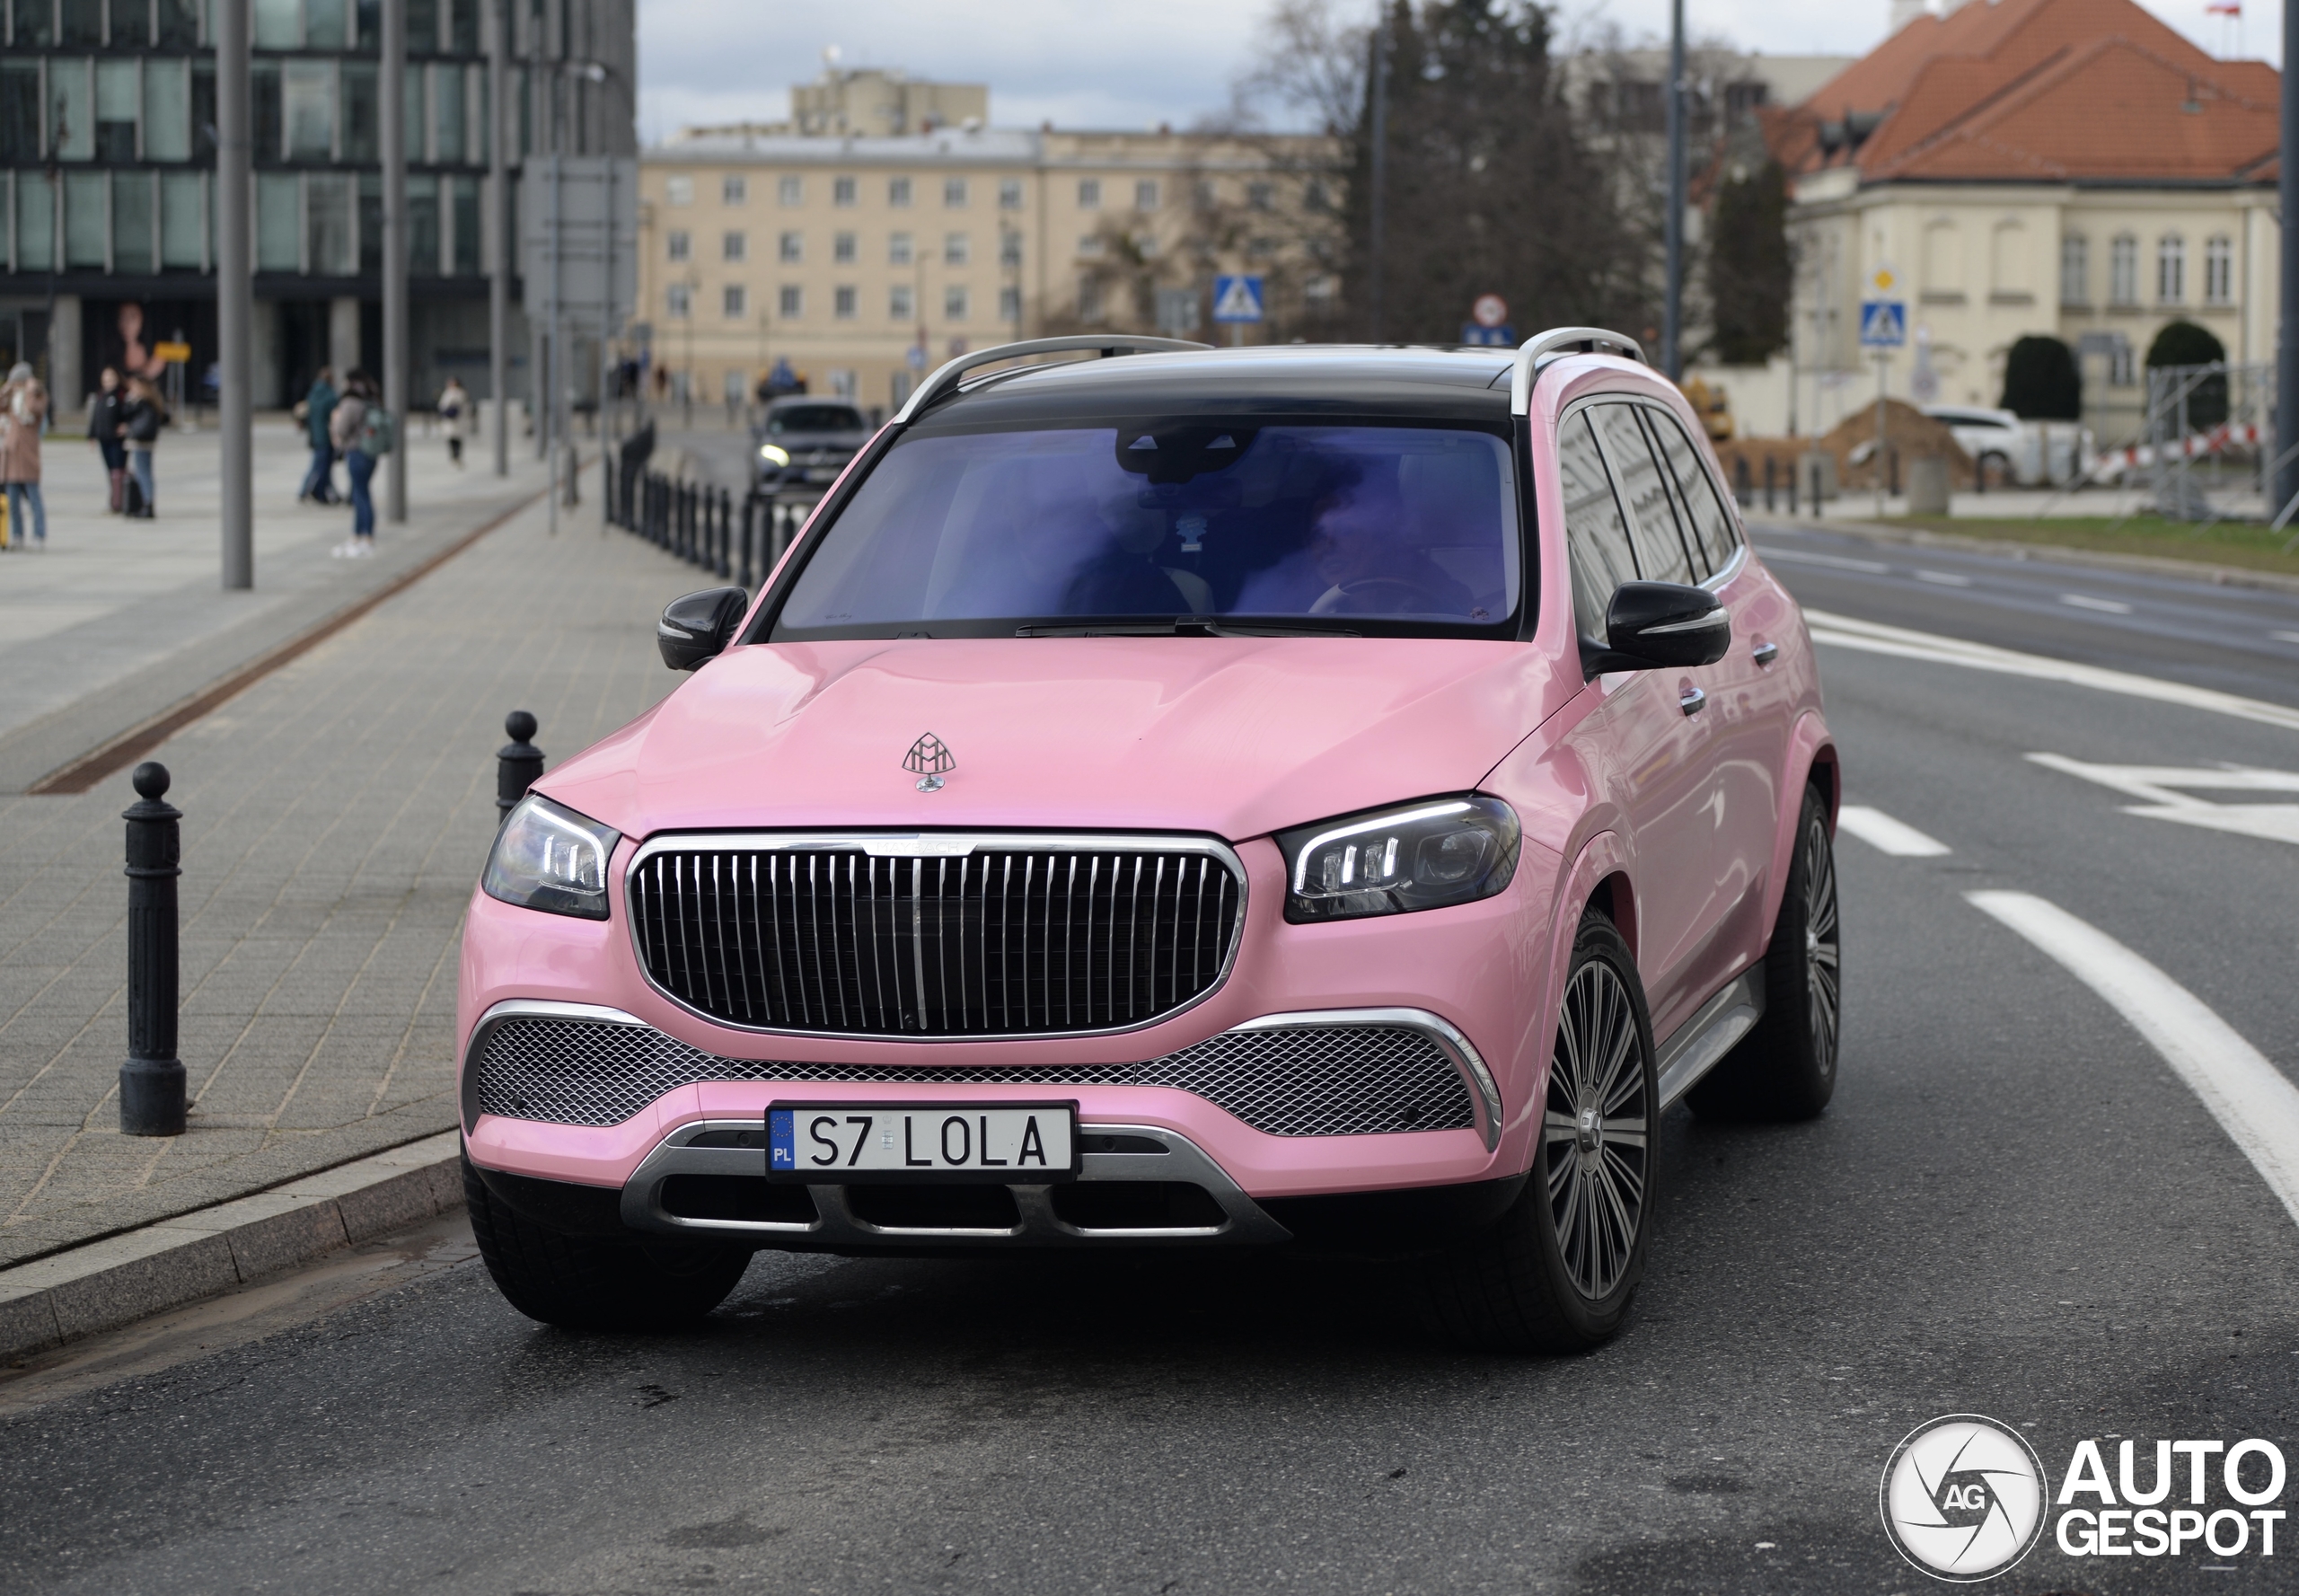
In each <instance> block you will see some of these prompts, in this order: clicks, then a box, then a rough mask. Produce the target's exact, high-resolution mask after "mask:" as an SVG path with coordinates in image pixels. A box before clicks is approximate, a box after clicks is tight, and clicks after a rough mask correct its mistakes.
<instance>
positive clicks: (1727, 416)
mask: <svg viewBox="0 0 2299 1596" xmlns="http://www.w3.org/2000/svg"><path fill="white" fill-rule="evenodd" d="M1682 386H1683V388H1684V391H1685V397H1686V398H1687V399H1688V400H1690V401H1692V408H1693V410H1695V411H1696V413H1697V414H1698V415H1699V417H1700V424H1701V425H1702V426H1703V427H1705V428H1707V429H1708V441H1709V442H1710V443H1712V444H1721V443H1726V442H1729V441H1731V436H1732V406H1731V401H1729V400H1727V399H1726V398H1725V395H1724V390H1723V388H1722V386H1721V385H1719V386H1716V387H1711V386H1710V385H1709V384H1706V383H1704V382H1703V381H1702V380H1701V379H1700V378H1698V377H1687V379H1686V380H1685V381H1684V383H1683V384H1682Z"/></svg>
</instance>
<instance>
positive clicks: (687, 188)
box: [663, 177, 694, 205]
mask: <svg viewBox="0 0 2299 1596" xmlns="http://www.w3.org/2000/svg"><path fill="white" fill-rule="evenodd" d="M663 203H664V204H665V205H692V204H693V203H694V180H693V179H692V178H691V177H666V178H665V179H664V180H663Z"/></svg>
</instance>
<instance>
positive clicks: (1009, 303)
mask: <svg viewBox="0 0 2299 1596" xmlns="http://www.w3.org/2000/svg"><path fill="white" fill-rule="evenodd" d="M998 319H999V320H1000V321H1001V322H1019V321H1020V320H1021V319H1022V291H1021V290H1020V289H1019V288H1000V289H999V290H998Z"/></svg>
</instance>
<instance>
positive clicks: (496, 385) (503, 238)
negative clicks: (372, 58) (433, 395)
mask: <svg viewBox="0 0 2299 1596" xmlns="http://www.w3.org/2000/svg"><path fill="white" fill-rule="evenodd" d="M510 26H511V15H510V6H509V4H508V3H507V0H493V4H491V5H490V6H489V12H488V18H487V106H488V120H489V128H488V129H487V183H488V193H489V200H488V206H487V229H488V232H487V235H488V237H489V239H490V240H491V241H492V243H491V245H490V247H491V249H492V250H493V251H494V252H493V254H492V255H491V257H490V258H489V272H488V278H487V382H488V386H489V388H490V389H491V390H492V391H493V392H494V395H495V474H496V475H497V476H498V477H507V476H509V475H510V474H511V419H510V418H511V357H510V351H511V227H510V221H511V157H510V154H509V152H508V151H506V149H505V148H504V147H503V146H504V141H505V139H506V137H507V135H508V134H509V132H510V130H511V118H510V115H509V113H508V112H507V111H506V110H505V108H504V103H503V101H504V99H505V95H506V88H507V85H508V84H509V83H510V81H511V74H510V71H509V68H508V66H507V65H506V61H505V57H506V56H507V55H508V54H509V53H510V40H509V38H508V37H507V35H508V33H509V30H510Z"/></svg>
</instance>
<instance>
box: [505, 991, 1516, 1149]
mask: <svg viewBox="0 0 2299 1596" xmlns="http://www.w3.org/2000/svg"><path fill="white" fill-rule="evenodd" d="M478 1070H479V1079H478V1083H477V1084H478V1098H479V1107H480V1110H481V1112H483V1113H487V1114H495V1115H502V1116H504V1117H505V1118H508V1119H528V1120H539V1121H542V1122H543V1123H545V1124H565V1125H614V1124H621V1123H622V1122H623V1121H624V1120H627V1119H629V1118H630V1116H631V1115H634V1114H637V1113H638V1112H639V1110H640V1109H642V1108H645V1107H647V1105H648V1104H650V1103H652V1102H654V1101H655V1099H656V1098H659V1097H661V1096H662V1095H663V1094H664V1093H665V1092H667V1091H671V1090H674V1089H676V1088H678V1087H682V1086H692V1085H694V1084H696V1083H698V1082H700V1081H705V1080H756V1081H776V1082H781V1081H791V1082H822V1083H839V1082H845V1083H854V1084H862V1083H874V1082H889V1083H901V1084H917V1085H929V1084H940V1085H949V1084H956V1083H962V1082H973V1083H977V1084H991V1085H998V1086H1164V1087H1171V1088H1174V1089H1176V1090H1179V1091H1185V1092H1190V1093H1193V1094H1194V1095H1195V1096H1197V1097H1201V1098H1204V1099H1205V1100H1206V1101H1207V1102H1209V1103H1211V1104H1212V1105H1214V1106H1215V1107H1218V1108H1222V1109H1225V1110H1227V1111H1228V1112H1229V1113H1230V1114H1233V1115H1237V1116H1238V1118H1239V1119H1241V1120H1243V1121H1245V1122H1246V1124H1249V1125H1251V1126H1253V1128H1254V1129H1255V1130H1257V1131H1262V1132H1265V1133H1268V1134H1270V1135H1273V1136H1365V1135H1373V1134H1378V1133H1383V1132H1391V1131H1456V1130H1467V1129H1470V1128H1472V1127H1474V1126H1475V1124H1476V1115H1475V1109H1474V1108H1473V1107H1471V1105H1470V1102H1469V1094H1468V1088H1467V1086H1466V1085H1465V1084H1464V1083H1463V1081H1462V1080H1461V1077H1460V1073H1459V1071H1457V1070H1456V1069H1455V1068H1454V1067H1453V1062H1452V1060H1451V1059H1450V1058H1449V1056H1448V1055H1447V1054H1446V1053H1445V1051H1444V1050H1443V1049H1442V1048H1440V1047H1439V1046H1438V1045H1436V1044H1435V1043H1434V1042H1432V1041H1431V1040H1430V1039H1429V1038H1428V1037H1427V1036H1423V1034H1422V1033H1421V1032H1419V1031H1416V1030H1414V1029H1412V1028H1410V1027H1405V1026H1388V1025H1364V1026H1331V1027H1299V1028H1293V1029H1272V1030H1262V1031H1225V1032H1223V1033H1222V1034H1221V1035H1220V1036H1212V1037H1209V1038H1207V1039H1206V1040H1205V1041H1203V1042H1201V1043H1199V1044H1197V1045H1195V1046H1194V1047H1185V1048H1183V1049H1182V1050H1181V1051H1180V1052H1179V1053H1169V1054H1167V1055H1166V1056H1165V1057H1163V1058H1156V1059H1151V1060H1150V1061H1149V1062H1148V1063H1132V1064H1058V1065H1052V1066H1027V1065H999V1066H980V1065H977V1066H974V1067H972V1068H968V1067H965V1066H956V1065H947V1064H919V1065H896V1064H801V1063H775V1062H772V1061H766V1060H758V1059H731V1058H721V1057H719V1056H718V1055H717V1054H709V1053H705V1052H703V1051H702V1050H701V1049H700V1048H699V1047H690V1046H688V1045H686V1044H685V1043H683V1042H681V1041H678V1040H677V1039H675V1038H674V1037H671V1036H665V1035H663V1034H662V1033H661V1032H660V1031H656V1030H651V1029H649V1028H647V1027H645V1026H632V1025H614V1024H610V1023H607V1022H604V1021H600V1020H584V1019H551V1018H524V1017H513V1018H506V1019H503V1020H499V1021H498V1022H497V1023H496V1024H495V1025H494V1026H493V1027H491V1028H490V1029H489V1031H488V1033H487V1036H486V1040H485V1042H484V1044H483V1045H482V1047H481V1050H480V1056H479V1060H478ZM760 1107H761V1108H762V1109H763V1108H764V1107H765V1098H764V1097H763V1096H762V1097H761V1098H760Z"/></svg>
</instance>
